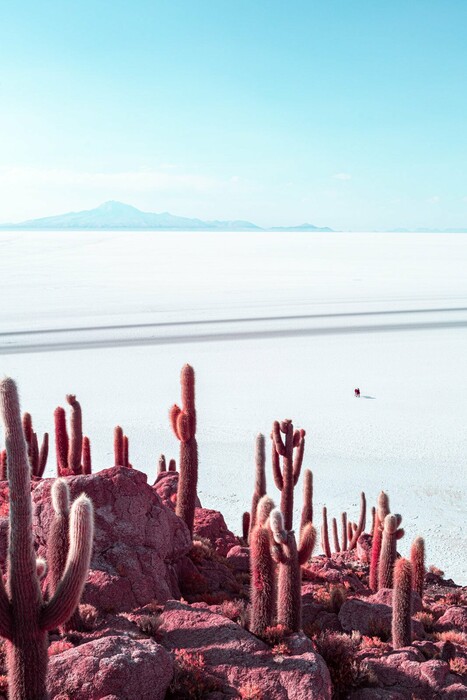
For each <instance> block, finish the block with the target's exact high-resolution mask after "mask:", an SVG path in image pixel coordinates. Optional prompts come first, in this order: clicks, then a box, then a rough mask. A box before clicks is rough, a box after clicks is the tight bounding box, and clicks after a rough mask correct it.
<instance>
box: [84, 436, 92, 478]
mask: <svg viewBox="0 0 467 700" xmlns="http://www.w3.org/2000/svg"><path fill="white" fill-rule="evenodd" d="M91 473H92V462H91V443H90V441H89V438H88V437H86V436H84V437H83V474H91Z"/></svg>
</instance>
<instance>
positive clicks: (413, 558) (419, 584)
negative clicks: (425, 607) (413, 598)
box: [410, 537, 425, 598]
mask: <svg viewBox="0 0 467 700" xmlns="http://www.w3.org/2000/svg"><path fill="white" fill-rule="evenodd" d="M410 562H411V564H412V570H413V579H412V588H413V590H414V591H417V593H418V595H419V596H420V598H423V586H424V584H425V540H424V539H423V537H416V538H415V539H414V541H413V542H412V547H411V548H410Z"/></svg>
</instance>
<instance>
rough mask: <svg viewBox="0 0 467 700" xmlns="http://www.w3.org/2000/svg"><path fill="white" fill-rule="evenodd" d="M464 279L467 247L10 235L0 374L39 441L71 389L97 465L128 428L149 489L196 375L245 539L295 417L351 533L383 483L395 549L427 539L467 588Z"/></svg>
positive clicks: (419, 237)
mask: <svg viewBox="0 0 467 700" xmlns="http://www.w3.org/2000/svg"><path fill="white" fill-rule="evenodd" d="M466 270H467V235H463V234H456V235H451V234H348V233H347V234H328V233H322V234H310V233H304V234H288V233H281V234H268V233H246V234H243V233H235V234H231V233H229V234H220V233H192V232H190V233H153V232H150V233H149V232H148V233H140V232H138V233H135V232H124V233H121V232H119V233H108V232H96V233H94V232H75V233H70V232H63V233H57V232H53V233H43V232H40V233H38V232H35V233H33V232H30V233H27V232H6V233H2V234H1V235H0V293H1V298H2V301H3V303H2V305H1V308H0V355H1V358H0V361H1V372H2V373H3V374H10V375H12V376H13V377H15V378H16V380H17V381H18V384H19V386H20V390H21V394H22V404H23V409H24V410H26V409H27V410H29V411H31V413H32V415H33V419H34V424H35V427H36V429H37V430H38V431H39V432H42V431H44V430H49V431H50V430H51V428H52V413H53V409H54V408H55V406H57V405H59V404H61V405H63V404H64V395H65V394H66V393H70V392H73V393H75V392H76V394H77V395H78V398H79V399H80V401H81V403H82V406H83V410H84V428H85V432H86V433H87V434H88V435H89V436H90V438H91V442H92V454H93V461H94V466H95V468H96V469H97V468H103V467H106V466H110V465H111V464H112V431H113V427H114V426H115V425H116V424H117V423H119V424H121V425H122V426H123V427H124V429H125V432H126V433H127V434H128V435H129V438H130V453H131V460H132V462H133V464H134V465H135V466H136V467H138V468H140V469H142V470H143V471H145V472H147V473H148V475H149V477H150V478H151V479H152V478H153V476H154V474H155V470H156V464H157V457H158V454H159V453H160V452H165V454H166V455H167V457H171V456H177V453H178V445H177V442H176V440H175V438H174V437H173V436H172V435H171V431H170V429H169V425H168V420H167V411H168V408H169V406H170V405H171V404H172V403H173V402H174V401H178V400H179V383H178V378H179V370H180V367H181V366H182V365H183V363H185V362H190V363H191V364H193V365H194V367H195V369H196V372H197V406H198V417H199V420H198V425H199V429H198V438H199V448H200V497H201V500H202V502H203V505H205V506H207V507H213V508H219V509H220V510H222V512H223V513H224V515H225V517H226V520H227V522H228V524H229V526H230V527H232V529H234V530H235V531H236V532H238V531H239V529H240V522H241V514H242V512H243V510H246V509H248V508H249V504H250V500H251V488H252V482H253V454H254V452H253V449H254V438H255V434H256V433H257V432H258V431H262V432H264V433H265V434H267V435H269V432H270V427H271V423H272V421H273V420H274V419H280V418H284V417H292V418H293V419H294V422H295V425H296V426H297V427H304V428H306V429H307V447H306V452H305V460H304V466H305V467H309V468H311V469H312V470H313V472H314V478H315V512H316V513H317V514H318V515H319V514H320V510H321V506H322V505H323V504H326V505H327V506H328V511H329V513H330V515H331V517H332V516H333V515H335V516H339V515H340V512H341V511H342V510H343V509H346V510H347V511H348V513H349V515H350V516H351V517H353V518H354V519H356V518H357V515H358V504H359V493H360V491H361V490H362V489H363V490H365V492H366V494H367V496H368V499H369V502H370V504H371V503H372V502H373V501H374V500H375V498H376V495H377V493H378V491H379V490H380V489H381V488H384V489H385V490H387V491H388V492H389V494H390V500H391V506H392V509H393V510H394V511H395V512H400V513H402V514H403V525H404V526H405V528H406V533H407V534H406V537H405V538H404V540H402V543H401V546H400V550H401V551H402V552H403V553H407V552H408V549H409V546H410V542H411V540H412V539H413V537H414V536H415V535H416V534H421V535H423V536H424V537H425V538H426V540H427V551H428V561H429V563H434V564H436V565H437V566H439V567H440V568H442V569H444V570H445V572H446V574H447V575H448V576H452V577H453V578H454V579H455V580H456V581H458V582H463V583H467V573H466V570H465V554H464V552H465V550H466V545H467V536H466V532H465V525H464V523H465V517H466V507H465V485H464V484H465V477H466V466H465V465H466V454H467V449H466V448H467V437H466V431H465V425H466V422H467V400H466V397H467V371H466V362H465V357H466V356H467V310H466V309H467V275H466ZM65 350H66V351H65ZM356 386H359V387H360V389H361V391H362V395H364V396H366V397H368V398H361V399H355V398H354V397H353V389H354V387H356ZM370 397H371V398H370ZM268 460H269V455H268ZM53 462H54V459H53V456H52V458H51V459H50V458H49V469H48V471H49V474H50V475H51V474H52V472H53V469H52V464H53ZM268 466H269V469H270V462H268ZM268 477H269V478H268V490H269V491H270V492H271V494H272V495H277V493H276V491H275V489H274V487H273V484H272V478H271V476H270V471H268ZM295 493H296V503H297V515H296V517H297V518H298V512H299V505H300V503H299V502H300V497H301V493H300V488H299V487H297V489H296V492H295ZM317 521H318V518H317Z"/></svg>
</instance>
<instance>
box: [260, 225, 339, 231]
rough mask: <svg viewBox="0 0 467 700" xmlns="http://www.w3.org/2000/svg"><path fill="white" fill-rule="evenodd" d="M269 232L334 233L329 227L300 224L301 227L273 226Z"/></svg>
mask: <svg viewBox="0 0 467 700" xmlns="http://www.w3.org/2000/svg"><path fill="white" fill-rule="evenodd" d="M268 230H269V231H332V228H329V227H328V226H321V227H320V226H313V224H300V226H273V228H271V229H268Z"/></svg>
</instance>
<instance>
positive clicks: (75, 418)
mask: <svg viewBox="0 0 467 700" xmlns="http://www.w3.org/2000/svg"><path fill="white" fill-rule="evenodd" d="M66 400H67V402H68V403H69V405H70V406H71V417H70V443H69V446H68V469H69V470H70V471H71V473H72V474H80V473H81V451H82V449H83V418H82V413H81V405H80V403H79V401H77V400H76V396H75V395H74V394H67V396H66Z"/></svg>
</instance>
